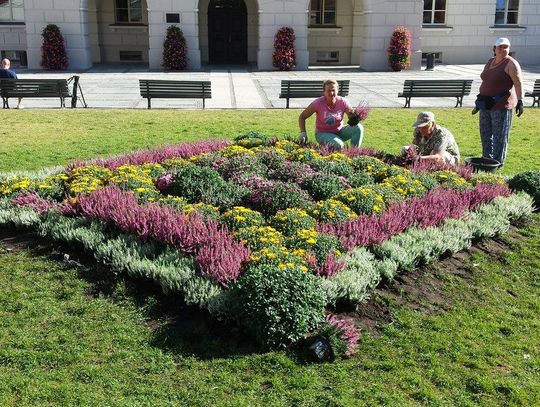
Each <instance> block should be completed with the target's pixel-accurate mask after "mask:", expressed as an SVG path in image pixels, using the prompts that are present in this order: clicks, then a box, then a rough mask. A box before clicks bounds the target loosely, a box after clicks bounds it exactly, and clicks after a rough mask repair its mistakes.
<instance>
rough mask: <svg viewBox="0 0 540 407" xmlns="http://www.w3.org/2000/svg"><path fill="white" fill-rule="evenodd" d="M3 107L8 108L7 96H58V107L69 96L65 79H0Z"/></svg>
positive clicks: (62, 105)
mask: <svg viewBox="0 0 540 407" xmlns="http://www.w3.org/2000/svg"><path fill="white" fill-rule="evenodd" d="M0 94H1V95H2V102H3V108H4V109H9V98H32V97H36V98H59V99H60V107H66V103H65V99H66V98H70V97H71V93H70V92H69V88H68V83H67V79H0Z"/></svg>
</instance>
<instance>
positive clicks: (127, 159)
mask: <svg viewBox="0 0 540 407" xmlns="http://www.w3.org/2000/svg"><path fill="white" fill-rule="evenodd" d="M230 144H231V142H230V141H228V140H212V141H200V142H198V143H195V144H180V145H177V146H168V147H164V148H160V149H155V150H144V151H137V152H135V153H132V154H126V155H122V156H119V157H111V158H99V159H95V160H90V161H76V162H73V163H71V164H70V166H69V167H68V169H70V170H71V169H73V168H77V167H83V166H85V165H90V164H93V165H100V166H103V167H106V168H108V169H110V170H115V169H116V168H118V167H120V166H121V165H141V164H145V163H160V162H162V161H163V160H166V159H168V158H175V157H181V158H189V157H191V156H193V155H197V154H201V153H210V152H213V151H217V150H220V149H222V148H223V147H226V146H228V145H230Z"/></svg>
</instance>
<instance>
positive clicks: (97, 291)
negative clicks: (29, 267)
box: [0, 228, 264, 360]
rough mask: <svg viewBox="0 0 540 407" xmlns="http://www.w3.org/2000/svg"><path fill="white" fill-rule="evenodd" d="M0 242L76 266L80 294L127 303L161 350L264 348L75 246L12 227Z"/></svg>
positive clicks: (232, 352)
mask: <svg viewBox="0 0 540 407" xmlns="http://www.w3.org/2000/svg"><path fill="white" fill-rule="evenodd" d="M0 242H1V243H2V244H3V246H4V247H6V250H7V251H8V252H13V251H21V250H25V251H27V252H28V253H29V254H30V255H31V256H33V257H37V256H40V257H44V258H46V259H47V260H50V261H54V262H57V263H58V264H59V265H60V266H61V267H65V268H66V269H68V268H71V269H74V270H76V272H77V276H78V277H79V278H81V279H83V280H85V281H86V282H88V283H89V288H88V289H87V291H86V293H85V294H86V295H88V296H90V297H104V298H107V299H109V300H110V301H112V302H114V303H115V304H117V305H119V306H122V305H133V306H134V307H136V308H137V310H138V311H139V312H140V313H141V315H142V317H143V319H144V323H145V325H147V326H148V327H149V328H150V329H152V331H153V340H152V341H151V342H150V344H151V345H152V346H155V347H158V348H160V349H162V350H163V351H165V352H169V353H172V354H179V355H182V356H194V357H197V358H200V359H202V360H205V359H215V358H228V357H231V356H243V355H249V354H253V353H261V352H264V349H261V348H260V347H259V346H257V344H256V341H255V339H254V338H252V337H250V336H248V335H247V334H245V333H244V332H242V331H241V329H240V328H239V327H238V326H237V325H235V324H233V323H228V322H225V321H218V320H216V319H215V318H213V317H212V316H211V315H210V314H209V313H208V312H206V311H204V310H201V309H199V308H197V307H195V306H189V305H187V304H186V303H185V302H184V301H183V299H182V297H181V295H179V294H176V295H175V294H171V295H165V294H163V292H162V290H161V287H160V286H159V285H158V284H156V283H155V282H154V281H151V280H147V279H143V278H132V277H130V276H128V275H126V274H124V273H119V272H115V271H112V270H111V269H110V268H108V267H107V266H106V265H103V264H101V263H97V262H96V260H95V259H94V258H93V256H92V255H91V254H90V253H88V252H86V251H84V250H83V248H82V247H81V246H74V245H67V244H65V243H62V242H54V241H51V240H50V239H45V238H42V237H40V236H38V235H36V234H34V233H32V232H28V231H22V230H18V229H15V228H13V229H2V230H0Z"/></svg>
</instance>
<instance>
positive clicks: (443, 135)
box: [402, 112, 459, 165]
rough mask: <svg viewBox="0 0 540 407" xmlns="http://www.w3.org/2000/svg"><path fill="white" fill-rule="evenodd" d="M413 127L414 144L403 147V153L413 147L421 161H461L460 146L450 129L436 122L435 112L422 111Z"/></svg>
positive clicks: (451, 162) (453, 162)
mask: <svg viewBox="0 0 540 407" xmlns="http://www.w3.org/2000/svg"><path fill="white" fill-rule="evenodd" d="M413 127H414V139H413V142H412V145H410V146H405V147H403V149H402V154H407V151H408V150H409V149H411V148H413V149H414V150H415V153H416V156H417V159H418V160H419V161H422V160H432V161H439V160H440V161H444V162H445V163H447V164H452V165H456V164H458V163H459V148H458V145H457V143H456V140H455V139H454V136H453V135H452V133H450V131H449V130H448V129H445V128H444V127H442V126H439V125H438V124H437V123H435V115H434V114H433V112H422V113H420V114H419V115H418V116H417V118H416V122H415V123H414V124H413Z"/></svg>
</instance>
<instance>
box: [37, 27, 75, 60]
mask: <svg viewBox="0 0 540 407" xmlns="http://www.w3.org/2000/svg"><path fill="white" fill-rule="evenodd" d="M41 37H42V38H43V43H42V44H41V67H42V68H44V69H50V70H64V69H67V67H68V65H69V62H68V57H67V53H66V44H65V41H64V37H63V36H62V33H61V32H60V28H59V27H58V26H57V25H55V24H48V25H47V26H46V27H45V28H44V29H43V31H42V32H41Z"/></svg>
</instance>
